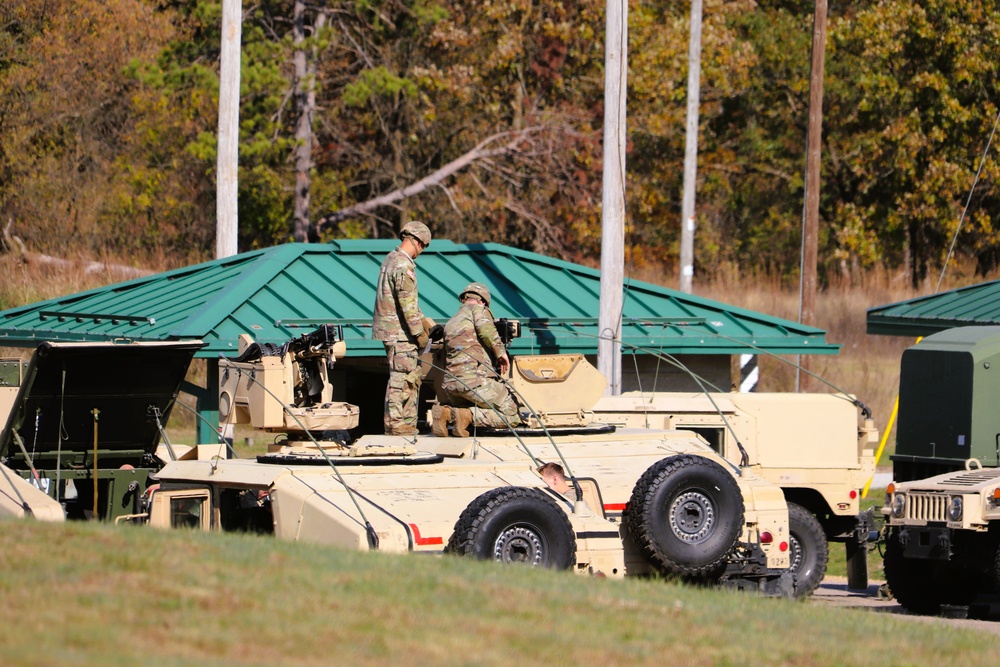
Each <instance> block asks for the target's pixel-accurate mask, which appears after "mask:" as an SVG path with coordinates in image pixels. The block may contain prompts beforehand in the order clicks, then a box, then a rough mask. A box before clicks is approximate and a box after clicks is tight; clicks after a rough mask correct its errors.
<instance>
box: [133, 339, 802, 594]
mask: <svg viewBox="0 0 1000 667" xmlns="http://www.w3.org/2000/svg"><path fill="white" fill-rule="evenodd" d="M254 346H255V344H254V343H253V341H252V339H250V338H249V337H241V343H240V357H239V358H238V359H237V360H222V361H220V397H221V400H220V419H221V420H222V421H223V422H224V423H251V424H253V425H254V426H255V427H257V428H263V429H265V430H270V431H274V432H283V433H287V437H286V438H285V439H284V440H282V441H280V442H279V444H278V445H277V446H274V447H272V448H271V449H270V451H269V453H268V454H264V455H261V456H259V457H258V460H257V462H255V463H249V464H247V463H242V462H241V463H236V462H232V465H230V464H229V462H224V461H220V462H219V463H218V467H217V469H218V470H219V471H225V475H223V476H222V477H220V476H219V475H218V473H213V474H211V475H210V474H209V473H208V472H204V473H203V474H202V476H201V477H199V476H198V475H197V474H195V473H193V472H191V471H193V470H202V471H207V470H209V469H210V468H206V467H205V464H204V463H188V462H175V463H170V464H168V465H167V466H166V467H164V469H163V470H162V471H161V472H160V473H159V474H158V475H157V478H158V479H159V481H160V483H161V487H160V490H159V491H157V492H156V493H154V494H153V498H152V502H151V505H152V508H153V509H152V511H151V514H150V520H151V521H152V522H153V523H154V524H156V525H167V524H168V522H167V520H166V519H165V518H164V517H169V516H171V512H169V511H167V510H163V509H159V508H160V507H161V506H163V504H164V503H165V502H167V499H168V498H169V496H166V495H161V494H164V493H183V492H185V491H188V490H192V489H194V488H196V487H197V485H198V484H201V485H202V489H203V495H202V496H201V497H202V498H204V499H206V502H207V501H208V500H211V499H214V498H216V497H217V496H218V499H217V500H213V502H214V503H216V504H217V505H218V506H219V508H220V509H219V510H218V516H219V520H218V525H219V526H221V527H223V528H225V524H226V521H225V520H224V519H223V518H222V516H224V514H225V512H224V511H223V509H222V508H223V507H225V506H226V503H230V504H231V503H232V502H234V501H233V500H232V499H231V498H230V499H229V500H225V499H223V498H222V496H221V493H222V488H223V486H224V485H232V484H233V482H231V481H228V480H229V479H230V477H231V476H232V475H237V476H238V482H236V483H235V486H237V487H239V488H240V489H241V491H240V493H241V494H242V495H241V496H240V497H241V498H244V500H243V501H242V502H247V501H246V500H245V499H246V498H251V499H252V498H253V497H254V496H253V494H252V493H244V492H247V491H254V490H255V491H256V493H257V494H258V495H259V496H260V497H266V498H267V499H268V503H269V504H268V507H269V511H270V513H271V514H270V516H271V517H272V523H273V526H274V532H275V534H276V535H278V536H294V538H295V539H310V540H317V541H322V540H336V541H337V543H338V544H343V545H345V546H351V547H355V548H370V545H372V544H375V543H376V542H377V544H378V545H379V548H382V547H381V545H382V544H383V543H386V544H387V545H391V546H389V547H388V548H391V549H393V550H416V551H437V552H445V551H458V552H459V553H466V554H473V555H477V556H480V557H484V556H485V557H491V558H496V559H498V560H504V559H505V557H504V556H503V555H502V554H503V553H505V552H506V551H507V549H506V547H505V546H504V544H505V541H504V540H506V539H508V537H509V538H510V539H511V540H514V542H515V543H518V544H521V543H523V544H525V545H537V544H542V543H544V542H545V540H546V539H550V538H547V537H546V536H545V535H544V534H538V533H537V532H535V531H534V530H533V529H532V528H531V526H532V525H534V523H533V522H532V521H513V520H511V521H512V523H511V524H510V525H506V523H505V521H506V520H504V521H500V525H502V526H503V529H502V530H499V531H498V533H497V535H498V536H499V537H494V536H492V535H491V536H490V537H489V538H488V539H486V542H490V540H493V541H492V542H490V543H489V544H486V543H485V542H483V539H485V538H480V537H479V536H478V535H475V534H474V533H475V532H476V531H475V530H474V527H475V526H478V525H479V524H481V523H486V524H489V523H491V522H490V521H488V520H485V519H484V518H483V516H484V513H489V512H491V511H492V509H491V508H492V507H493V506H494V505H498V506H500V507H504V506H505V505H506V504H508V503H513V502H515V501H516V502H517V503H520V502H521V500H520V496H521V495H525V494H527V495H530V496H532V497H534V496H541V497H544V498H547V499H550V500H553V501H554V502H555V503H556V505H557V506H558V507H559V508H560V511H561V512H562V513H563V514H564V515H565V516H566V517H567V519H568V521H569V524H570V525H571V526H572V529H573V531H574V532H575V534H576V539H575V542H576V550H577V553H576V555H575V556H574V560H575V561H576V563H577V565H576V568H577V569H578V570H582V571H594V570H600V571H602V572H604V573H605V574H608V575H633V574H647V573H650V572H654V571H664V572H672V573H676V574H680V575H681V576H684V577H688V578H697V579H706V578H708V579H713V580H716V581H719V582H721V583H724V584H726V585H728V586H732V587H736V588H749V589H753V590H759V591H761V592H764V593H768V594H775V595H788V594H790V593H791V592H792V581H791V577H790V575H789V574H788V564H789V561H788V547H789V536H788V516H787V509H786V505H785V502H784V498H783V495H782V493H781V490H780V489H778V488H777V487H776V486H774V485H773V484H771V483H769V482H767V481H766V480H764V479H762V478H760V477H759V476H757V475H756V474H754V473H753V472H752V471H750V470H748V469H740V468H738V467H737V466H734V465H732V464H731V463H729V462H728V461H726V460H725V459H724V458H722V457H721V456H719V455H718V454H716V453H715V452H712V451H711V449H710V448H709V447H708V446H707V445H706V443H705V442H704V441H703V440H702V439H701V438H699V437H698V436H696V435H694V434H692V433H689V432H679V431H662V432H661V431H651V430H638V429H633V430H623V431H618V430H616V429H615V428H614V427H612V426H609V425H606V424H598V425H589V424H588V423H583V422H584V421H586V416H585V415H583V414H581V412H580V410H579V408H578V405H577V404H578V403H579V394H580V392H574V391H568V389H569V388H570V387H571V385H567V384H561V385H559V386H553V378H552V376H553V372H556V373H562V374H563V375H566V373H567V371H572V372H573V373H575V374H576V375H574V377H578V376H580V375H582V374H583V373H586V372H588V369H589V372H592V373H596V370H594V369H593V367H591V366H590V365H589V364H587V363H586V361H583V362H582V364H581V363H580V361H582V357H579V355H576V357H574V358H569V357H568V356H566V355H557V356H555V357H541V358H540V357H530V358H519V360H518V364H517V366H518V368H521V369H524V370H526V371H527V372H528V373H529V374H530V373H531V372H536V373H537V378H535V379H536V380H538V381H535V382H530V381H529V382H528V384H527V385H525V386H524V387H522V389H523V391H524V392H525V393H526V394H530V395H532V397H533V398H534V399H535V400H536V401H537V402H539V405H540V406H542V408H543V409H539V410H538V413H537V414H538V416H537V417H536V418H535V419H534V421H533V423H532V424H529V426H528V428H526V429H519V430H518V431H517V432H515V433H513V434H512V433H511V432H509V431H506V432H497V433H494V434H493V436H494V437H490V438H488V439H487V438H486V437H480V435H482V436H485V435H486V434H485V433H482V434H477V437H473V438H436V437H434V436H424V435H420V436H415V437H412V438H403V437H400V436H382V435H364V436H362V437H360V438H358V439H356V440H351V439H350V436H349V434H348V433H347V431H349V430H350V429H351V428H353V426H354V425H356V424H357V413H356V409H354V408H353V406H352V405H350V404H344V403H338V402H336V401H333V400H330V399H331V398H332V394H331V393H330V392H329V391H328V387H327V385H328V383H329V378H328V375H327V371H328V369H329V367H330V365H331V363H332V362H333V361H334V360H335V358H336V356H337V354H338V353H342V349H341V348H340V347H338V346H335V345H328V346H323V345H321V346H315V345H308V346H300V347H295V346H292V347H287V348H282V349H281V350H261V349H259V348H258V349H255V348H254ZM528 359H535V360H536V361H535V363H534V365H531V362H530V361H528ZM553 365H555V367H556V369H557V370H556V371H553V369H552V368H551V367H552V366H553ZM558 369H562V370H558ZM251 378H252V379H251ZM597 378H600V375H599V374H597ZM600 379H601V381H602V382H603V378H600ZM556 384H558V383H556ZM597 384H598V383H596V382H594V381H590V382H587V383H586V386H587V388H588V392H593V390H594V388H595V387H597ZM539 385H544V386H539ZM579 387H580V388H581V389H582V388H583V385H579ZM602 390H603V386H601V387H598V388H597V392H598V394H599V393H600V391H602ZM532 391H537V392H538V394H537V396H535V395H534V394H532V393H531V392H532ZM567 393H571V394H572V393H576V394H578V396H577V397H576V398H566V394H567ZM586 395H587V396H590V397H591V398H595V396H592V395H591V393H587V394H586ZM542 400H544V401H545V403H544V405H543V404H542V403H541V401H542ZM533 402H534V401H533ZM261 403H264V404H266V403H271V404H273V406H267V405H261ZM283 404H284V406H283ZM272 407H273V408H277V409H272ZM306 426H308V428H306ZM316 432H322V433H324V437H325V439H323V440H313V437H314V435H313V434H314V433H316ZM546 432H547V433H546ZM327 458H328V459H330V461H331V462H332V464H333V465H332V467H330V468H329V469H327V468H322V467H317V466H315V465H314V466H309V465H306V464H308V463H319V464H326V463H328V462H327V461H326V459H327ZM545 460H554V461H562V462H563V463H564V464H565V466H566V467H567V468H568V472H569V473H570V474H571V478H572V482H573V484H574V485H575V487H576V488H577V489H578V490H579V496H580V497H579V498H577V499H576V500H567V499H565V498H563V497H562V496H561V495H559V494H556V493H554V492H551V491H549V490H548V489H547V487H545V485H544V482H543V481H542V480H541V477H540V476H539V475H538V473H537V472H536V470H535V468H536V467H537V466H538V464H539V463H540V462H542V461H545ZM279 471H280V472H279ZM252 478H257V479H258V483H257V486H256V487H254V486H251V485H249V484H248V482H249V481H251V479H252ZM293 489H301V490H300V491H295V490H293ZM295 494H298V495H295ZM510 494H515V496H516V497H508V496H509V495H510ZM299 496H301V497H302V498H307V497H308V498H309V499H310V502H311V503H313V504H312V505H311V506H310V509H309V511H308V512H307V511H306V510H305V509H303V508H304V507H305V506H304V505H303V502H304V500H302V499H298V498H299ZM292 497H295V498H297V499H296V500H294V501H288V500H284V501H283V498H285V499H287V498H292ZM158 498H159V500H158ZM290 502H292V503H293V504H292V509H291V510H288V509H287V508H288V505H289V503H290ZM283 503H284V505H283ZM629 503H631V504H632V506H633V507H635V508H636V509H635V510H634V511H632V512H630V513H626V512H625V511H624V510H625V508H626V506H627V505H628V504H629ZM209 511H210V512H216V510H215V509H214V506H211V507H210V508H209ZM532 511H535V510H532ZM286 512H290V514H286ZM201 514H202V512H201V511H199V516H201ZM362 514H364V515H365V516H364V517H362ZM307 515H308V516H309V517H310V518H309V519H308V520H307V519H305V518H301V517H306V516H307ZM289 520H291V521H294V522H295V523H294V524H293V526H286V525H284V524H285V522H286V521H289ZM265 523H266V522H265ZM279 524H281V525H279ZM366 524H370V525H371V526H372V530H373V531H374V533H375V534H376V535H378V536H379V537H378V540H377V541H376V540H374V539H373V538H372V537H370V536H368V537H367V540H366V539H365V538H366V534H367V533H370V532H371V531H366V529H365V526H366ZM201 525H205V524H201ZM380 531H381V535H380V534H379V533H380ZM612 535H613V536H614V537H613V540H612V541H613V543H614V548H613V549H612V550H611V551H613V552H614V555H612V554H610V553H609V550H608V547H607V544H608V543H607V542H606V538H608V537H610V536H612ZM427 536H431V539H433V542H432V543H426V542H423V541H422V540H423V539H424V538H426V537H427ZM505 536H507V537H505ZM591 540H596V542H592V541H591ZM557 541H558V540H557ZM365 545H369V546H368V547H366V546H365ZM557 560H558V559H557ZM560 562H561V561H560Z"/></svg>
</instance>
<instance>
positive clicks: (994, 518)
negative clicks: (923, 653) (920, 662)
mask: <svg viewBox="0 0 1000 667" xmlns="http://www.w3.org/2000/svg"><path fill="white" fill-rule="evenodd" d="M899 387H900V388H899V422H898V425H897V427H896V429H897V430H896V452H895V454H893V455H892V468H893V482H892V483H891V484H890V485H889V486H888V488H887V489H886V501H885V505H884V507H883V508H882V514H883V515H884V516H885V535H884V539H885V545H884V546H885V552H884V567H885V577H886V583H887V584H888V587H889V590H890V591H891V593H892V595H893V596H894V597H895V598H896V600H898V601H899V603H900V604H901V605H903V606H904V607H906V608H907V609H908V610H910V611H912V612H915V613H919V614H936V613H939V612H940V611H941V610H942V607H943V606H945V605H955V606H963V605H965V606H967V605H970V604H974V603H975V602H976V600H977V598H978V597H979V596H980V595H982V594H991V593H992V594H995V593H997V592H1000V410H997V408H996V397H997V396H998V395H1000V327H994V326H983V327H979V326H976V327H962V328H957V329H950V330H947V331H942V332H940V333H936V334H934V335H932V336H928V337H927V338H925V339H923V340H922V341H920V342H919V343H917V344H916V345H913V346H912V347H910V348H908V349H906V350H905V351H904V352H903V356H902V360H901V362H900V377H899Z"/></svg>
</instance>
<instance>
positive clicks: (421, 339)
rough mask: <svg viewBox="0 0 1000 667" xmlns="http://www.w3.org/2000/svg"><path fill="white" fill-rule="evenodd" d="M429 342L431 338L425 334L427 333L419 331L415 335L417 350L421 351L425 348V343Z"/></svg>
mask: <svg viewBox="0 0 1000 667" xmlns="http://www.w3.org/2000/svg"><path fill="white" fill-rule="evenodd" d="M430 342H431V339H430V338H429V337H428V336H427V333H426V332H424V331H421V332H420V334H419V335H418V336H417V351H418V352H423V351H424V350H426V349H427V345H428V344H429V343H430Z"/></svg>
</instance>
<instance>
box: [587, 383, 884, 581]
mask: <svg viewBox="0 0 1000 667" xmlns="http://www.w3.org/2000/svg"><path fill="white" fill-rule="evenodd" d="M593 410H594V419H595V420H597V421H600V422H606V423H609V424H615V425H617V426H620V427H638V428H655V429H685V430H689V431H694V432H695V433H698V434H699V435H701V436H702V437H704V438H705V439H706V441H707V442H708V443H709V445H710V446H711V447H712V449H713V450H714V451H716V452H718V453H719V454H721V455H722V456H724V457H725V458H726V459H728V460H729V461H733V462H739V461H740V460H742V459H743V458H744V456H745V457H746V460H747V461H748V462H749V467H750V469H751V470H753V471H754V472H755V473H756V474H757V475H759V476H761V477H763V478H764V479H767V480H768V481H770V482H772V483H773V484H775V485H777V486H779V487H780V488H781V489H782V491H783V492H784V494H785V499H786V500H787V501H788V520H789V529H790V531H791V545H792V546H791V568H792V572H793V574H794V576H795V586H796V591H797V592H799V593H800V594H801V593H807V592H811V591H813V590H815V588H816V587H817V586H819V583H820V581H822V579H823V576H824V574H825V572H826V565H827V560H828V555H829V547H828V541H838V542H844V543H845V546H846V551H847V562H848V572H849V574H850V577H849V584H850V586H851V587H852V588H857V589H864V588H867V586H868V581H867V558H866V555H867V547H866V541H867V539H868V536H869V533H870V532H871V531H872V530H873V529H874V526H873V513H872V511H871V510H869V511H867V512H864V513H862V512H861V511H860V489H861V488H862V487H864V485H865V484H866V483H867V482H868V480H869V479H871V476H872V475H873V474H874V472H875V456H874V450H875V447H876V445H877V443H878V431H877V429H876V428H875V426H874V424H873V422H872V420H871V418H870V417H868V416H865V414H864V412H862V414H861V417H860V418H859V411H858V408H857V405H856V401H855V399H854V398H853V397H851V396H846V395H843V394H791V393H735V392H733V393H721V392H713V393H702V394H692V393H671V392H656V393H641V392H629V393H627V394H624V395H622V396H603V397H601V398H600V399H599V400H598V401H597V402H596V404H595V405H594V408H593Z"/></svg>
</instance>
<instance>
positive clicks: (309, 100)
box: [292, 0, 326, 243]
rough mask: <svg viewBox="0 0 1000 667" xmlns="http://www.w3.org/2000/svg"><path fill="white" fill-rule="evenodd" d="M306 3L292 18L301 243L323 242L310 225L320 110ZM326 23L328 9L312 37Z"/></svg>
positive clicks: (296, 223)
mask: <svg viewBox="0 0 1000 667" xmlns="http://www.w3.org/2000/svg"><path fill="white" fill-rule="evenodd" d="M305 14H306V3H305V0H295V7H294V10H293V15H292V43H293V44H295V54H294V56H293V58H292V62H293V64H294V65H295V96H294V99H295V109H296V112H297V115H298V120H297V121H296V124H295V209H294V212H293V214H292V220H293V225H292V229H293V232H292V234H293V238H294V239H295V240H296V241H297V242H299V243H306V242H315V241H319V235H318V234H317V233H316V228H315V227H313V226H312V225H310V224H309V191H310V187H311V185H312V180H311V175H310V171H311V169H312V145H313V126H312V125H313V114H314V113H315V111H316V58H317V52H316V46H315V45H311V46H305V45H304V42H305V39H306V29H305ZM325 24H326V8H325V7H322V8H320V9H319V10H318V12H317V14H316V21H315V23H314V24H313V27H312V36H316V34H317V33H318V32H319V31H320V30H322V28H323V26H324V25H325Z"/></svg>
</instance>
